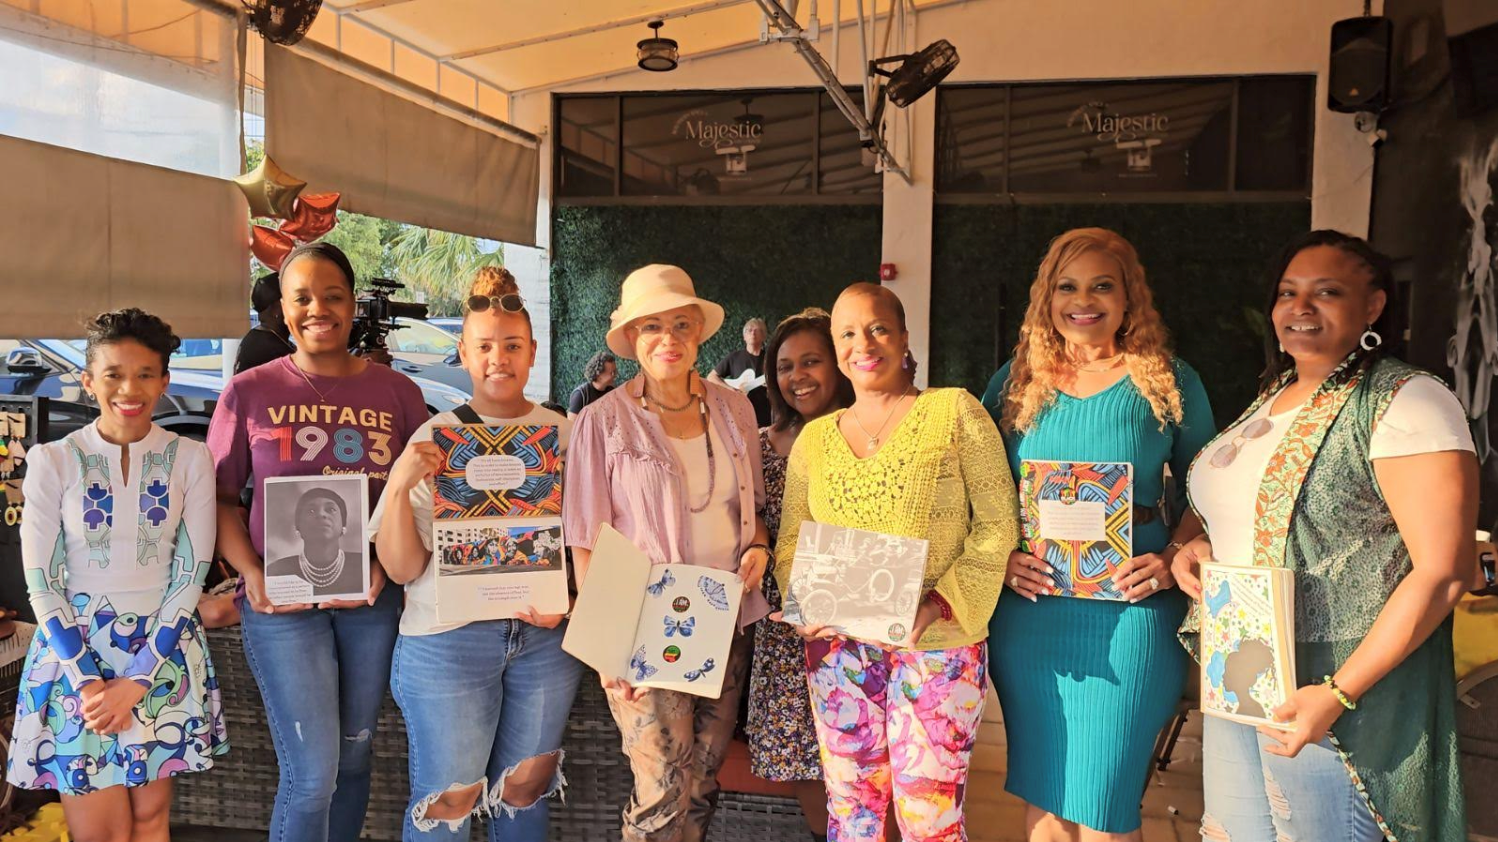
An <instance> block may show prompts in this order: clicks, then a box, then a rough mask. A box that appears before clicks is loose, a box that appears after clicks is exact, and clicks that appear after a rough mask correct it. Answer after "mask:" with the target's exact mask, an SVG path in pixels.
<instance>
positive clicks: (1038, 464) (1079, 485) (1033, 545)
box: [1019, 459, 1134, 600]
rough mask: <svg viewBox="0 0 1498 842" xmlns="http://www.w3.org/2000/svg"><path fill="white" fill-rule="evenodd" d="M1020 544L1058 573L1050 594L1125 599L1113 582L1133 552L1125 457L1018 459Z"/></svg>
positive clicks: (1130, 471) (1130, 474) (1129, 471)
mask: <svg viewBox="0 0 1498 842" xmlns="http://www.w3.org/2000/svg"><path fill="white" fill-rule="evenodd" d="M1019 495H1020V526H1021V528H1022V530H1023V534H1022V537H1023V539H1024V545H1023V548H1024V550H1025V551H1026V552H1028V553H1029V554H1030V555H1033V556H1035V557H1036V558H1039V559H1042V560H1043V561H1045V562H1046V563H1047V564H1049V565H1050V566H1051V567H1052V568H1053V569H1054V570H1055V571H1056V572H1055V573H1054V574H1053V577H1052V578H1053V579H1054V581H1055V583H1056V587H1055V589H1054V590H1052V591H1051V595H1052V596H1074V597H1082V598H1086V599H1114V600H1121V599H1123V598H1124V595H1123V592H1122V591H1120V590H1119V589H1118V588H1116V587H1114V586H1113V573H1114V571H1115V570H1117V569H1118V565H1120V564H1122V563H1123V562H1124V561H1126V560H1128V559H1130V558H1132V557H1133V555H1134V466H1133V465H1131V464H1129V463H1128V462H1052V461H1045V460H1039V459H1026V460H1024V461H1022V462H1020V482H1019Z"/></svg>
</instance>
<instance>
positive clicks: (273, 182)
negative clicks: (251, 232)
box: [234, 155, 307, 219]
mask: <svg viewBox="0 0 1498 842" xmlns="http://www.w3.org/2000/svg"><path fill="white" fill-rule="evenodd" d="M234 183H235V184H238V185H239V189H240V190H243V191H244V197H245V198H246V199H249V200H250V215H251V216H274V217H279V218H281V219H290V218H291V214H292V211H293V210H294V209H295V208H294V206H295V203H296V197H297V194H298V193H301V192H302V188H303V187H306V186H307V182H305V181H302V180H300V179H296V178H292V177H291V176H290V175H288V174H287V172H286V171H285V170H283V169H281V168H280V167H278V166H276V162H275V161H272V160H271V159H270V156H269V155H267V156H265V157H264V158H262V159H261V160H260V163H259V165H257V166H256V167H255V168H254V169H253V170H250V171H249V172H247V173H245V174H244V175H242V176H240V177H238V178H236V179H234Z"/></svg>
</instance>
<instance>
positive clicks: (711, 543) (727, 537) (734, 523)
mask: <svg viewBox="0 0 1498 842" xmlns="http://www.w3.org/2000/svg"><path fill="white" fill-rule="evenodd" d="M708 428H709V430H710V431H711V435H712V437H713V439H712V441H713V462H714V463H715V468H716V472H717V478H716V479H715V480H714V482H713V499H712V501H711V502H709V503H708V505H707V508H705V509H703V510H702V511H700V512H695V513H688V515H687V530H688V536H689V539H690V541H691V543H689V544H688V545H687V546H688V547H689V548H690V549H689V552H690V553H691V554H692V563H693V564H700V565H703V566H704V567H716V568H718V569H719V570H737V569H738V564H739V557H738V554H739V486H738V484H737V483H736V482H735V481H734V470H733V458H732V456H730V455H729V451H728V448H727V447H725V446H724V445H723V439H722V438H720V437H719V436H718V428H717V426H716V425H712V424H709V425H708ZM670 441H671V448H672V449H673V450H675V451H676V460H677V462H679V463H680V464H681V467H682V470H683V471H685V475H686V501H687V507H688V508H689V509H695V508H697V507H698V506H701V505H702V501H703V500H704V499H706V497H707V485H708V483H707V467H708V465H707V448H705V447H703V446H702V436H696V437H695V438H690V439H670Z"/></svg>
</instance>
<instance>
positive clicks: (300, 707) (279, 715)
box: [208, 242, 428, 842]
mask: <svg viewBox="0 0 1498 842" xmlns="http://www.w3.org/2000/svg"><path fill="white" fill-rule="evenodd" d="M281 289H282V296H281V309H282V311H283V313H284V314H285V316H286V324H287V326H288V327H289V328H290V330H291V336H292V339H294V340H295V341H296V348H297V350H296V353H294V354H291V355H290V356H286V357H282V358H281V359H279V360H275V361H273V362H271V363H268V364H266V365H262V366H259V367H257V368H251V369H249V370H247V371H245V372H243V373H241V374H236V375H235V376H234V377H233V378H232V379H231V380H230V381H229V386H228V388H226V389H225V390H224V393H223V395H222V396H221V397H220V398H219V402H218V406H217V407H216V408H215V409H214V412H213V420H212V421H211V422H210V424H209V427H208V447H209V449H210V450H212V451H213V457H214V460H215V461H216V463H217V472H218V499H219V503H218V551H219V554H220V555H222V556H223V557H224V558H225V559H227V560H228V562H229V564H230V565H232V566H233V567H234V569H235V570H237V571H239V575H240V593H239V598H238V601H239V608H240V615H241V617H242V620H241V622H242V629H243V636H244V650H245V660H246V661H247V662H248V663H249V667H250V671H251V672H252V673H254V675H255V682H256V683H257V684H258V685H259V686H260V694H261V698H262V699H263V701H264V704H265V713H266V719H267V720H268V721H269V723H270V728H271V739H272V741H273V742H274V743H275V748H276V761H277V764H278V766H279V769H280V784H279V786H278V787H277V789H276V800H275V805H274V806H273V808H272V810H271V815H270V838H271V839H272V840H275V842H355V840H357V839H358V838H359V833H360V829H361V828H362V827H363V825H364V813H365V808H366V807H367V806H368V802H369V775H370V769H371V763H372V760H373V753H372V746H373V740H374V733H375V729H376V728H377V727H378V722H379V714H380V705H381V703H382V702H383V701H384V699H385V688H386V686H387V684H388V683H389V680H390V653H391V650H392V649H393V648H394V647H395V637H396V627H397V623H398V621H399V618H400V609H401V601H402V599H401V596H402V595H401V589H400V588H399V587H397V586H389V587H387V586H386V577H385V570H384V568H383V567H381V566H380V563H379V560H378V558H374V557H372V565H373V566H372V568H371V570H370V590H369V594H368V596H367V598H366V599H364V600H350V601H331V602H324V603H320V604H318V605H274V604H272V603H271V601H270V599H269V598H268V597H267V596H266V592H265V561H264V558H265V531H266V528H267V526H270V527H271V528H279V529H290V528H291V524H269V525H268V524H266V522H265V520H266V517H265V508H264V507H265V493H264V492H265V481H266V480H267V479H269V478H270V477H297V476H321V475H324V474H333V473H363V474H365V475H367V476H368V477H369V495H370V499H371V500H374V499H377V498H378V497H379V494H380V492H381V490H383V489H384V487H385V481H386V478H387V477H388V475H389V471H390V468H391V464H392V463H393V462H394V461H395V458H396V456H397V455H399V454H400V452H401V451H402V450H404V449H405V446H406V440H407V439H408V438H410V436H411V434H412V433H413V432H415V431H416V429H417V428H418V427H420V426H421V425H422V423H423V422H425V421H426V420H427V417H428V415H427V409H426V403H425V402H424V401H423V400H422V397H421V390H420V389H419V388H417V386H416V384H415V383H412V382H411V380H410V378H408V377H406V376H405V375H403V374H400V373H399V372H396V371H392V370H391V369H390V368H389V367H387V366H383V365H376V364H374V363H372V362H370V361H369V360H366V359H362V358H360V357H356V356H354V355H353V354H352V353H350V352H349V332H350V330H351V329H352V327H353V322H354V312H355V304H354V270H353V267H352V266H351V265H350V264H349V260H348V257H347V256H346V255H344V253H343V252H342V251H340V250H339V249H338V247H337V246H334V245H331V244H329V243H323V242H318V243H309V244H306V245H301V246H297V247H296V248H295V249H293V250H292V251H291V253H290V254H288V255H287V256H286V260H285V261H283V262H282V264H281ZM251 478H253V480H254V490H253V492H252V494H251V499H250V507H249V518H248V522H246V518H245V513H244V509H243V508H242V505H243V504H242V503H241V500H240V493H241V491H243V489H244V487H245V484H246V483H247V482H249V481H250V480H251ZM364 517H365V513H364V512H358V513H355V512H353V511H350V512H349V520H350V522H351V523H359V524H360V527H362V525H363V521H364Z"/></svg>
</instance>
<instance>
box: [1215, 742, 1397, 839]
mask: <svg viewBox="0 0 1498 842" xmlns="http://www.w3.org/2000/svg"><path fill="white" fill-rule="evenodd" d="M1203 719H1204V720H1205V721H1204V722H1203V723H1202V767H1203V768H1204V769H1205V775H1204V780H1203V784H1204V786H1203V797H1204V801H1205V810H1203V814H1202V839H1203V840H1204V842H1375V840H1382V839H1383V838H1384V837H1383V834H1382V833H1380V832H1379V829H1378V824H1377V823H1375V822H1374V820H1373V814H1372V813H1371V812H1369V810H1368V805H1367V804H1366V803H1364V801H1363V797H1362V796H1361V795H1359V794H1358V791H1357V790H1356V789H1355V788H1354V787H1353V785H1352V779H1351V778H1350V777H1349V776H1348V774H1347V767H1346V766H1344V765H1343V764H1342V759H1341V758H1340V757H1339V756H1338V755H1337V750H1336V749H1334V748H1332V745H1331V741H1330V740H1325V739H1323V740H1322V741H1321V742H1319V743H1316V744H1315V745H1308V746H1306V747H1305V748H1303V749H1301V750H1300V754H1298V755H1296V756H1295V757H1293V758H1292V757H1280V756H1278V755H1274V754H1269V753H1268V752H1266V751H1263V747H1264V746H1266V745H1270V744H1272V741H1271V740H1270V739H1269V738H1268V737H1265V736H1262V735H1260V734H1259V733H1258V732H1257V731H1256V730H1255V729H1254V728H1253V727H1251V726H1248V725H1241V724H1239V723H1237V722H1229V721H1227V720H1225V719H1218V718H1217V717H1215V716H1207V717H1203Z"/></svg>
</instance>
